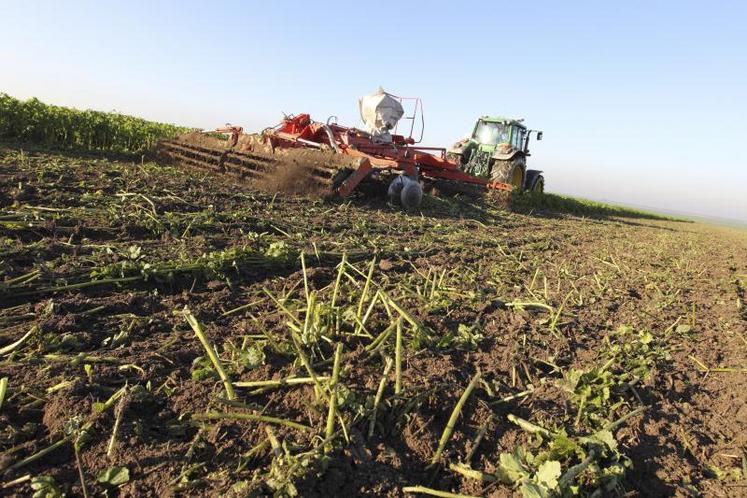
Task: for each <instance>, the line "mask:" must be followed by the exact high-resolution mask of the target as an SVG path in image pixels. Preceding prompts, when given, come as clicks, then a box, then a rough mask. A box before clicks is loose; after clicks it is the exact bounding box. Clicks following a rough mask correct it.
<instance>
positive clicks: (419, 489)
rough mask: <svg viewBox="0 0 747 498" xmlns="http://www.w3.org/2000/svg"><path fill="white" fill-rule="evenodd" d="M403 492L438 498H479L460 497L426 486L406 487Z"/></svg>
mask: <svg viewBox="0 0 747 498" xmlns="http://www.w3.org/2000/svg"><path fill="white" fill-rule="evenodd" d="M402 492H403V493H418V494H421V495H430V496H438V497H440V498H477V497H476V496H473V495H460V494H457V493H449V492H448V491H439V490H437V489H433V488H426V487H425V486H405V487H404V488H402Z"/></svg>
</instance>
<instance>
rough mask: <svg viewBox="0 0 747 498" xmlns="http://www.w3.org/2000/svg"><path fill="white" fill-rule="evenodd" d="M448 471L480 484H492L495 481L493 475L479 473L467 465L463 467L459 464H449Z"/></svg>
mask: <svg viewBox="0 0 747 498" xmlns="http://www.w3.org/2000/svg"><path fill="white" fill-rule="evenodd" d="M449 469H450V470H453V471H454V472H456V473H457V474H461V475H463V476H464V477H467V478H468V479H474V480H476V481H480V482H493V481H495V480H496V477H495V476H494V475H491V474H487V473H485V472H480V471H479V470H475V469H473V468H471V467H469V466H468V465H464V464H461V463H450V464H449Z"/></svg>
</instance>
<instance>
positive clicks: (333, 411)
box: [324, 343, 342, 453]
mask: <svg viewBox="0 0 747 498" xmlns="http://www.w3.org/2000/svg"><path fill="white" fill-rule="evenodd" d="M341 358H342V343H337V347H336V348H335V363H334V366H333V367H332V380H331V381H330V383H329V391H330V394H329V408H328V411H327V427H326V430H325V431H324V438H325V439H326V440H329V439H330V438H331V437H332V434H333V433H334V431H335V416H336V415H337V383H338V382H339V379H340V360H341ZM324 451H325V453H329V452H330V451H332V444H331V443H329V444H327V445H325V447H324Z"/></svg>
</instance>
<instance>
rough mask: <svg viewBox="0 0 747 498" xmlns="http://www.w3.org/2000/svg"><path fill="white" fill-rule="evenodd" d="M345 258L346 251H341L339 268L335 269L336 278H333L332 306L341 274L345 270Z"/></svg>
mask: <svg viewBox="0 0 747 498" xmlns="http://www.w3.org/2000/svg"><path fill="white" fill-rule="evenodd" d="M346 260H347V253H342V261H340V266H339V269H338V270H337V279H336V280H335V288H334V290H333V291H332V308H334V307H335V302H336V301H337V292H338V290H339V289H340V280H341V279H342V274H343V273H344V272H345V264H346V262H347V261H346Z"/></svg>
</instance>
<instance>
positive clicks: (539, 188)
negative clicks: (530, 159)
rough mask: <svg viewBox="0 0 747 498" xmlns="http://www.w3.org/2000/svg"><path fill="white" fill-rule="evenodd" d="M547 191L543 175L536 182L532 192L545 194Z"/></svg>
mask: <svg viewBox="0 0 747 498" xmlns="http://www.w3.org/2000/svg"><path fill="white" fill-rule="evenodd" d="M544 191H545V177H543V176H542V175H540V176H539V178H537V181H536V182H534V185H533V186H532V192H538V193H540V194H541V193H543V192H544Z"/></svg>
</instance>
